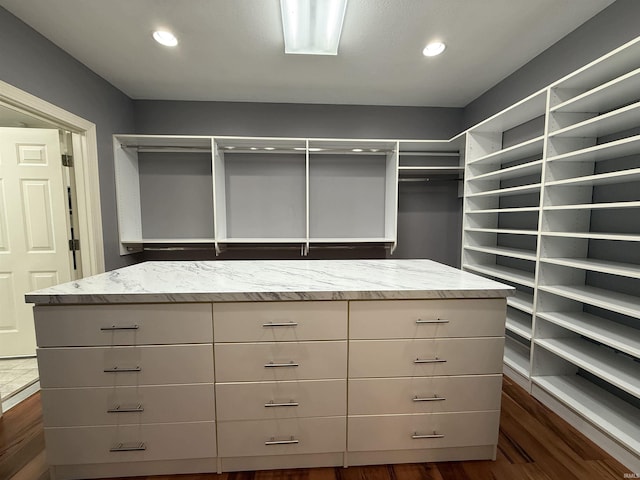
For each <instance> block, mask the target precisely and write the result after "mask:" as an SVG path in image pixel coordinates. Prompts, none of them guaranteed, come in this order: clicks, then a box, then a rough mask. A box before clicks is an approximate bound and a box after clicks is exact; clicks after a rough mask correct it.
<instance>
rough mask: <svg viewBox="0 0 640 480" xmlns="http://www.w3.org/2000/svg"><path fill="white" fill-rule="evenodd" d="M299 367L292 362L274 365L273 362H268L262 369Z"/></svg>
mask: <svg viewBox="0 0 640 480" xmlns="http://www.w3.org/2000/svg"><path fill="white" fill-rule="evenodd" d="M298 366H299V365H298V364H297V363H295V362H294V361H293V360H292V361H290V362H288V363H274V362H269V363H265V364H264V367H265V368H280V367H298Z"/></svg>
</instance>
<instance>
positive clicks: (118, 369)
mask: <svg viewBox="0 0 640 480" xmlns="http://www.w3.org/2000/svg"><path fill="white" fill-rule="evenodd" d="M141 371H142V367H118V366H115V367H111V368H105V369H104V373H119V372H141Z"/></svg>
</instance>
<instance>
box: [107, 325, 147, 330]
mask: <svg viewBox="0 0 640 480" xmlns="http://www.w3.org/2000/svg"><path fill="white" fill-rule="evenodd" d="M139 328H140V327H139V326H138V325H122V326H118V325H111V326H110V327H100V330H102V331H109V330H138V329H139Z"/></svg>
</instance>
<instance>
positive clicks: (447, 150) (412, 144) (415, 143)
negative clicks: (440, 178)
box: [398, 140, 460, 157]
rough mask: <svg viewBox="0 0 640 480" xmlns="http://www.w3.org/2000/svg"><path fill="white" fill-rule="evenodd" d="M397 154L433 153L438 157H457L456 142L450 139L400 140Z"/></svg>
mask: <svg viewBox="0 0 640 480" xmlns="http://www.w3.org/2000/svg"><path fill="white" fill-rule="evenodd" d="M399 145H400V150H399V152H398V153H399V154H400V156H402V155H433V156H438V157H458V156H460V152H459V151H458V144H457V142H452V141H450V140H400V141H399Z"/></svg>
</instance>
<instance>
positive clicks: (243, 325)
mask: <svg viewBox="0 0 640 480" xmlns="http://www.w3.org/2000/svg"><path fill="white" fill-rule="evenodd" d="M213 319H214V330H215V341H216V342H274V341H300V340H345V339H346V338H347V302H344V301H336V302H247V303H215V304H214V305H213Z"/></svg>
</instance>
